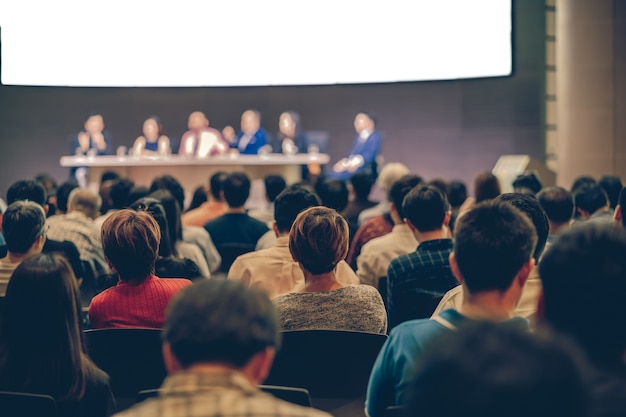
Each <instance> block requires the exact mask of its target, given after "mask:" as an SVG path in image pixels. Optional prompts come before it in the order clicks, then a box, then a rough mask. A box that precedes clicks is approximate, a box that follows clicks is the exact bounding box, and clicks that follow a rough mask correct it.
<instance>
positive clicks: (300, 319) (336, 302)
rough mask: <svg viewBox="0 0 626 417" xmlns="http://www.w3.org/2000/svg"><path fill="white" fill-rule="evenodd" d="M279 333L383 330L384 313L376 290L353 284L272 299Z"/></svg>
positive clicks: (385, 327)
mask: <svg viewBox="0 0 626 417" xmlns="http://www.w3.org/2000/svg"><path fill="white" fill-rule="evenodd" d="M272 301H273V302H274V305H275V306H276V308H277V309H278V314H279V316H280V321H281V324H282V326H283V330H311V329H324V330H348V331H361V332H369V333H382V334H385V333H386V331H387V313H386V312H385V305H384V304H383V300H382V298H381V296H380V294H379V293H378V290H377V289H376V288H374V287H371V286H369V285H353V286H348V287H343V288H339V289H337V290H334V291H325V292H302V293H300V292H294V293H289V294H284V295H281V296H278V297H276V298H274V300H272Z"/></svg>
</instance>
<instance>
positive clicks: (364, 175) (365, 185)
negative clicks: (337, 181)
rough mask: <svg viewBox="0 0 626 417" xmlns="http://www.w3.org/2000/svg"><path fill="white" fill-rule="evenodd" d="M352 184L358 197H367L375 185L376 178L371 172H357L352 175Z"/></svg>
mask: <svg viewBox="0 0 626 417" xmlns="http://www.w3.org/2000/svg"><path fill="white" fill-rule="evenodd" d="M350 184H352V189H353V190H354V194H356V198H358V199H367V197H368V196H369V195H370V192H371V191H372V187H373V186H374V178H373V177H372V174H371V173H370V172H357V173H356V174H353V175H352V176H351V177H350Z"/></svg>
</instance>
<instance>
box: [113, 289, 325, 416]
mask: <svg viewBox="0 0 626 417" xmlns="http://www.w3.org/2000/svg"><path fill="white" fill-rule="evenodd" d="M279 330H280V328H279V323H278V318H277V317H276V311H275V310H274V307H273V306H272V303H271V302H270V301H269V299H268V298H267V296H265V295H264V294H262V293H261V292H260V291H256V290H253V289H248V288H244V287H242V286H241V285H240V284H238V283H235V282H232V281H223V280H210V281H204V282H201V283H198V284H195V285H193V286H191V287H189V288H186V289H184V290H183V291H181V292H180V294H178V295H177V296H176V297H175V299H174V300H172V303H171V305H170V306H169V308H168V310H167V318H166V322H165V329H164V330H163V359H164V362H165V367H166V369H167V371H168V376H167V378H166V379H165V381H164V382H163V385H162V386H161V389H160V390H159V396H158V397H156V398H151V399H148V400H146V401H144V402H142V403H140V404H137V405H135V406H134V407H132V408H130V409H129V410H126V411H124V412H122V413H120V414H117V415H116V417H139V416H166V415H171V416H177V417H200V416H223V417H229V416H231V417H234V416H242V415H246V416H249V417H255V416H259V417H263V416H268V415H272V416H280V417H330V415H329V414H326V413H324V412H322V411H318V410H315V409H313V408H303V407H300V406H297V405H294V404H291V403H287V402H284V401H281V400H279V399H276V398H275V397H273V396H272V395H270V394H266V393H263V392H262V391H261V390H259V388H258V385H259V384H261V383H262V382H263V381H264V380H265V378H266V377H267V376H268V374H269V371H270V368H271V366H272V361H273V359H274V356H275V353H276V350H277V349H278V348H279V345H280V332H279Z"/></svg>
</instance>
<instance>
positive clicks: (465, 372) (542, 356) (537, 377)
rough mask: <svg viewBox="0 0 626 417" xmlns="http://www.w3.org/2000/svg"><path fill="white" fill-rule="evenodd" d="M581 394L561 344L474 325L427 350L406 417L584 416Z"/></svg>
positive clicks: (573, 364) (577, 372) (572, 360)
mask: <svg viewBox="0 0 626 417" xmlns="http://www.w3.org/2000/svg"><path fill="white" fill-rule="evenodd" d="M450 392H454V393H455V394H454V396H455V397H454V401H450V397H449V395H450ZM586 392H587V390H586V386H585V383H584V379H583V376H582V372H581V368H580V366H579V355H578V354H577V352H576V351H575V350H574V348H573V347H572V346H570V345H569V344H568V343H566V342H565V341H563V340H561V339H557V338H555V337H554V336H551V335H547V334H539V335H536V334H530V333H528V332H527V331H524V330H522V329H519V328H517V327H515V326H513V325H512V324H504V323H489V322H476V323H471V324H469V325H467V326H463V327H461V328H459V330H458V331H456V332H449V333H448V334H446V335H444V336H442V337H441V338H440V339H437V341H436V342H434V343H433V344H431V345H430V346H428V347H427V349H426V351H425V353H424V355H423V356H422V359H421V360H420V362H419V364H418V367H417V372H416V374H415V377H414V379H413V382H412V383H411V385H410V386H409V389H408V393H407V396H408V405H407V407H408V410H407V411H408V412H407V413H406V415H407V416H410V415H419V416H424V417H435V416H436V417H456V416H461V415H469V416H482V417H500V416H508V417H525V416H535V417H552V416H557V415H564V416H572V417H574V416H576V417H584V416H586V415H587V404H588V402H587V401H588V400H587V394H586Z"/></svg>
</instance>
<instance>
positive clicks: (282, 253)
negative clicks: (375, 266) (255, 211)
mask: <svg viewBox="0 0 626 417" xmlns="http://www.w3.org/2000/svg"><path fill="white" fill-rule="evenodd" d="M319 204H320V201H319V199H318V198H317V196H315V194H313V193H311V192H310V191H307V190H306V189H304V188H299V187H290V188H288V189H286V190H285V191H283V192H282V193H280V194H279V195H278V197H276V200H275V204H274V219H275V222H274V225H273V233H275V235H276V237H277V238H276V242H275V244H274V247H272V248H268V249H262V250H257V251H254V252H250V253H246V254H245V255H241V256H239V257H238V258H237V259H235V262H233V264H232V266H231V267H230V270H229V271H228V279H234V280H238V281H241V282H242V283H243V284H244V285H245V286H246V287H251V288H258V289H260V290H262V291H263V292H265V293H266V294H267V295H268V296H269V297H270V298H272V299H273V298H276V297H277V296H279V295H282V294H286V293H289V292H292V291H298V290H300V289H301V288H302V287H303V286H304V275H303V274H302V269H300V266H299V265H298V263H297V262H295V261H294V260H293V256H292V255H291V252H290V251H289V231H290V230H291V225H292V224H293V222H294V221H295V220H296V216H297V215H298V214H299V213H300V212H301V211H303V210H305V209H307V208H309V207H313V206H318V205H319ZM335 274H336V277H337V281H339V282H341V283H343V284H358V283H359V280H358V278H357V277H356V275H355V274H354V271H352V269H351V268H350V266H349V265H348V264H346V262H345V261H341V262H339V263H338V264H337V268H336V270H335Z"/></svg>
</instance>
